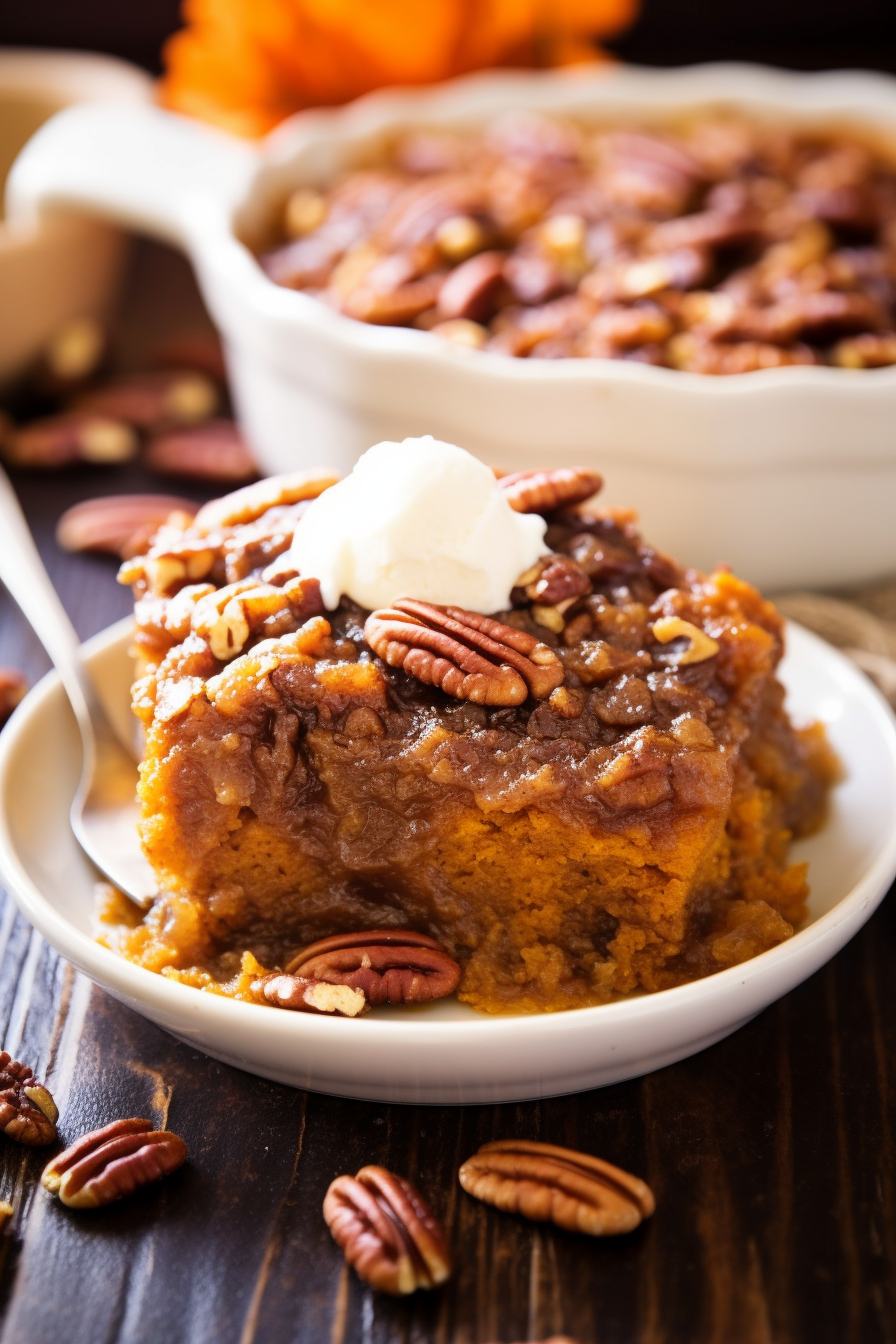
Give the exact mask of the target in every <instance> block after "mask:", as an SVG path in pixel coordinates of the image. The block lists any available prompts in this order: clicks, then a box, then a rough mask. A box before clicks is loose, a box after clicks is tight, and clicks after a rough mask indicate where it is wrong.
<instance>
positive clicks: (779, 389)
mask: <svg viewBox="0 0 896 1344" xmlns="http://www.w3.org/2000/svg"><path fill="white" fill-rule="evenodd" d="M720 104H722V105H725V106H728V107H734V108H737V109H740V110H742V111H744V112H746V113H747V114H750V115H754V116H758V117H763V118H775V119H778V120H787V121H794V120H801V121H805V120H807V119H808V120H816V121H821V122H823V123H824V124H825V125H827V126H830V125H831V124H835V125H836V124H850V125H856V124H859V125H865V126H869V127H872V128H874V129H875V130H876V131H878V132H883V133H884V134H890V133H893V134H894V138H896V80H893V79H890V78H888V77H885V76H881V75H870V74H862V73H857V72H842V73H833V74H822V75H803V74H789V73H784V72H781V71H773V70H768V69H763V68H761V67H755V66H745V65H707V66H697V67H692V68H689V69H679V70H641V69H626V68H616V69H613V70H611V71H609V72H607V71H601V72H599V73H588V74H582V73H581V72H577V73H569V72H564V73H558V74H522V75H520V74H507V73H500V72H499V73H490V74H486V75H479V76H473V77H470V78H465V79H462V80H457V81H455V82H453V83H450V84H446V85H442V86H440V87H436V88H433V89H429V90H398V91H385V92H382V93H378V94H374V95H371V96H370V97H368V98H365V99H362V100H360V101H359V102H357V103H355V104H352V105H351V106H349V107H347V108H344V109H339V110H335V111H324V112H314V113H304V114H300V115H298V116H296V117H294V118H292V119H291V120H290V121H288V122H286V123H285V124H284V125H282V126H281V127H279V128H278V129H277V130H276V131H275V132H274V133H273V134H272V135H270V136H269V137H268V138H267V139H266V140H265V141H263V142H261V143H260V144H259V145H257V146H255V145H250V144H248V143H246V142H243V141H237V140H235V139H232V138H230V137H228V136H225V135H222V134H220V133H217V132H214V131H211V130H209V129H208V128H206V127H203V126H200V125H198V124H195V123H192V122H189V121H187V120H185V119H183V118H180V117H177V116H173V115H171V114H167V113H164V112H161V111H159V110H157V109H154V108H139V107H135V108H128V109H124V108H122V109H115V110H114V111H112V110H110V109H105V108H103V107H77V108H72V109H69V110H67V111H65V112H63V113H61V114H60V115H59V116H58V117H56V118H54V119H53V120H52V121H51V122H49V123H48V124H47V125H46V126H44V127H43V128H42V129H41V130H40V131H39V132H38V134H37V135H36V136H35V137H34V139H33V140H32V141H31V142H30V144H29V145H28V147H27V148H26V150H25V151H24V152H23V154H22V155H21V156H20V158H19V160H18V162H17V164H16V166H15V168H14V170H13V173H12V174H11V178H10V183H9V189H8V193H7V201H8V211H9V215H10V217H11V218H12V219H19V220H21V219H29V218H34V217H36V216H41V215H43V214H45V213H48V212H50V211H52V210H56V209H59V208H65V207H76V208H78V209H81V210H91V211H94V212H97V213H99V214H102V215H105V216H108V217H110V218H112V219H115V220H118V221H120V222H124V223H126V224H129V225H131V226H133V227H134V228H136V229H140V230H143V231H145V232H148V233H153V234H156V235H158V236H160V237H162V238H165V239H167V240H169V241H171V242H174V243H175V244H177V245H178V246H182V247H183V248H185V250H186V251H187V252H188V253H189V255H190V256H191V258H192V260H193V262H194V264H195V266H196V270H197V272H198V275H199V280H200V284H201V287H202V291H203V294H204V296H205V299H206V302H207V304H208V307H209V309H210V311H211V313H212V315H213V317H214V318H215V320H216V322H217V324H218V326H219V327H220V330H221V333H222V335H223V338H224V342H225V346H226V350H227V357H228V364H229V368H230V372H231V376H232V382H233V388H234V393H235V398H236V403H237V408H238V413H239V416H240V419H241V421H242V423H243V425H244V428H245V429H246V431H247V433H248V435H249V438H250V440H251V441H252V443H253V444H254V446H255V448H256V450H257V452H258V455H259V458H260V460H261V462H262V464H263V465H264V467H265V468H266V469H268V470H269V471H280V470H284V469H287V468H291V467H295V466H299V465H303V464H306V465H307V464H312V463H313V464H315V465H318V464H326V465H329V466H332V467H335V468H337V469H338V470H345V469H347V468H348V467H349V466H350V465H351V464H352V462H353V461H354V460H355V458H356V457H357V456H358V454H359V453H360V452H362V451H363V450H364V449H365V448H367V447H368V446H369V445H370V444H372V443H374V442H376V441H377V440H379V439H383V438H397V439H400V438H403V437H405V436H406V435H416V434H425V433H431V434H435V435H437V436H438V437H440V438H443V439H448V440H450V441H453V442H456V443H459V444H461V445H462V446H463V447H465V448H468V449H470V450H472V451H474V452H476V453H478V454H480V455H481V456H482V457H484V458H485V459H486V460H488V461H489V462H491V463H493V464H494V465H497V466H504V467H508V468H513V469H516V470H519V469H520V468H524V467H528V466H536V465H537V466H541V465H545V464H547V463H549V462H553V463H557V464H560V463H567V464H570V463H576V464H579V463H581V464H583V465H586V466H595V467H597V468H598V469H599V470H601V471H602V472H603V473H604V475H605V476H606V478H607V490H606V498H607V499H608V501H610V502H613V503H618V504H626V505H628V504H635V505H637V507H638V508H639V510H640V512H641V515H642V518H643V521H644V527H645V532H646V533H647V535H648V536H649V537H650V538H651V540H653V541H655V542H656V543H658V544H659V545H661V546H664V547H666V548H667V549H668V550H670V551H672V552H673V553H674V554H675V555H676V556H677V557H680V558H681V559H683V560H685V561H689V562H692V563H694V564H698V565H700V566H702V567H709V566H711V565H713V564H714V563H716V562H718V561H727V562H729V563H731V564H732V565H733V566H734V567H735V568H736V569H737V570H738V571H739V572H742V573H743V574H745V575H746V576H747V577H749V578H751V579H753V580H755V581H756V582H758V583H760V584H762V585H764V586H766V587H769V588H778V589H780V588H782V587H785V586H790V585H795V584H829V585H830V584H839V583H847V582H852V581H859V580H867V579H871V578H873V577H876V576H880V575H882V574H885V573H887V572H892V571H894V570H896V527H894V526H893V520H892V519H893V510H894V505H896V433H894V419H896V369H879V370H863V371H859V372H856V371H848V370H841V369H833V368H819V367H814V368H813V367H791V368H782V369H771V370H767V371H763V372H758V373H750V374H745V375H741V376H734V377H726V378H710V377H705V376H702V375H699V374H690V373H682V372H677V371H674V370H669V369H658V368H652V367H648V366H645V365H639V364H632V363H622V362H615V361H605V360H559V361H548V360H544V361H528V360H514V359H510V358H505V357H503V356H500V355H494V354H483V353H481V352H473V351H465V350H459V349H455V348H451V347H448V346H446V345H445V344H444V343H443V342H440V341H437V340H435V339H433V338H432V337H430V336H429V335H427V334H426V333H423V332H418V331H413V330H404V329H398V328H388V327H387V328H383V327H373V326H367V325H365V324H363V323H360V322H355V321H352V320H351V319H349V318H346V317H343V316H341V315H340V314H338V313H335V312H332V311H330V310H329V309H327V308H325V307H324V306H323V305H322V304H320V303H318V302H317V301H316V300H315V299H313V298H311V297H309V296H308V295H305V294H302V293H296V292H294V291H292V290H286V289H283V288H280V287H278V286H277V285H275V284H273V283H272V282H271V281H269V280H268V279H267V278H266V277H265V275H264V274H263V273H262V271H261V269H260V268H259V266H258V265H257V263H256V261H255V259H254V257H253V255H252V253H251V252H250V250H249V249H248V247H247V246H246V245H245V244H244V243H243V242H242V241H241V238H242V237H246V236H250V235H251V234H252V233H253V232H255V231H256V230H258V229H259V228H260V226H261V223H262V221H263V219H264V217H265V216H266V214H267V212H268V211H269V209H270V208H271V202H272V201H274V200H275V199H276V200H280V199H282V197H283V194H284V191H285V188H286V184H287V182H288V183H290V184H301V183H315V184H319V183H320V182H322V181H325V180H326V179H327V178H328V177H330V176H331V175H332V174H333V173H334V172H336V171H337V170H339V169H340V168H343V167H345V166H348V165H350V164H352V163H353V162H355V161H356V160H357V159H358V158H359V157H360V156H364V155H369V154H370V151H371V149H374V148H375V147H376V145H377V144H378V143H380V142H382V141H383V140H384V139H387V138H389V136H390V135H391V134H392V133H394V131H395V130H397V129H399V128H404V127H408V126H412V125H413V126H418V125H423V124H429V125H437V124H447V123H451V124H455V125H456V124H470V125H475V124H477V123H481V122H482V121H484V120H485V119H486V118H488V117H489V116H491V115H493V114H496V113H498V112H501V111H504V110H508V109H516V108H538V109H544V110H547V111H551V112H558V113H564V114H573V115H578V116H585V117H591V118H593V119H595V120H600V121H601V122H604V123H606V122H607V121H613V120H614V119H617V118H619V119H625V120H629V121H637V120H639V119H648V120H650V119H652V120H654V121H656V120H657V119H659V120H662V119H663V118H664V117H673V118H674V117H676V116H678V115H680V114H682V113H692V112H695V111H699V109H700V108H701V107H707V106H713V107H718V106H719V105H720Z"/></svg>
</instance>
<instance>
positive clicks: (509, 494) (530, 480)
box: [498, 467, 604, 513]
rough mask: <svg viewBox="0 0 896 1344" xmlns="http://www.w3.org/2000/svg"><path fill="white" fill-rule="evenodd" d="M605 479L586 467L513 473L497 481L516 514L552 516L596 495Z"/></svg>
mask: <svg viewBox="0 0 896 1344" xmlns="http://www.w3.org/2000/svg"><path fill="white" fill-rule="evenodd" d="M603 483H604V478H603V477H602V476H601V475H600V474H599V473H598V472H596V471H589V470H588V469H587V467H554V468H551V469H547V470H544V471H512V472H510V473H509V474H508V475H507V476H500V477H499V478H498V489H499V490H501V491H502V492H503V494H504V498H505V499H506V500H507V503H508V504H509V505H510V507H511V508H512V509H516V511H517V513H553V511H554V510H555V509H569V508H572V506H573V505H574V504H581V503H583V501H584V500H586V499H590V498H591V496H592V495H596V494H597V492H598V490H600V488H601V486H602V485H603Z"/></svg>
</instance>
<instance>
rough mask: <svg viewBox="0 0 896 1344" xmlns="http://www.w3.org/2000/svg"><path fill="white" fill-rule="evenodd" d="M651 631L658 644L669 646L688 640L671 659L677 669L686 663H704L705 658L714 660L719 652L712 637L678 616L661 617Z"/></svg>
mask: <svg viewBox="0 0 896 1344" xmlns="http://www.w3.org/2000/svg"><path fill="white" fill-rule="evenodd" d="M651 629H652V630H653V637H654V639H655V640H657V641H658V642H659V643H660V644H670V643H671V642H672V640H674V639H686V640H688V644H687V646H686V647H685V648H684V649H683V650H682V652H681V653H679V654H678V655H677V656H676V657H674V658H673V659H672V662H673V663H674V664H675V665H676V666H678V667H685V666H687V664H688V663H704V662H706V659H707V658H714V657H715V656H716V654H717V653H718V651H719V645H718V642H717V641H716V640H714V639H713V637H712V635H708V634H707V633H706V631H705V630H701V629H700V628H699V626H696V625H692V624H691V622H690V621H684V620H682V618H681V617H680V616H661V617H660V618H659V620H657V621H654V623H653V625H652V627H651Z"/></svg>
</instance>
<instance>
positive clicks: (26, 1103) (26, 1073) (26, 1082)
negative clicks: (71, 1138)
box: [0, 1050, 59, 1148]
mask: <svg viewBox="0 0 896 1344" xmlns="http://www.w3.org/2000/svg"><path fill="white" fill-rule="evenodd" d="M58 1119H59V1112H58V1110H57V1109H56V1103H55V1101H54V1100H53V1098H52V1096H51V1095H50V1093H49V1092H48V1091H47V1089H46V1088H45V1087H44V1086H43V1084H42V1083H39V1082H38V1081H37V1079H36V1078H35V1076H34V1071H33V1070H32V1069H30V1068H29V1067H28V1065H27V1064H20V1063H19V1061H18V1060H17V1059H12V1058H11V1056H10V1055H9V1053H8V1052H7V1051H6V1050H2V1051H0V1130H2V1132H3V1133H4V1134H5V1135H6V1137H7V1138H9V1139H15V1140H16V1142H17V1143H24V1144H26V1145H27V1146H28V1147H29V1148H42V1147H44V1146H45V1145H46V1144H48V1143H52V1142H53V1141H54V1140H55V1138H56V1121H57V1120H58Z"/></svg>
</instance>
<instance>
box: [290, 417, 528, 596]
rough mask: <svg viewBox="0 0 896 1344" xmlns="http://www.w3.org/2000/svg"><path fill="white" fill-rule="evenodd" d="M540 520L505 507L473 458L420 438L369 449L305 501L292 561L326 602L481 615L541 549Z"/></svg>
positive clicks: (483, 468) (507, 591)
mask: <svg viewBox="0 0 896 1344" xmlns="http://www.w3.org/2000/svg"><path fill="white" fill-rule="evenodd" d="M545 528H546V524H545V521H544V519H543V518H540V517H538V516H537V515H536V514H524V513H516V512H515V511H514V510H513V509H512V508H511V507H510V505H509V504H508V503H507V500H506V499H505V498H504V495H503V494H502V493H501V491H500V490H499V489H498V484H497V481H496V480H495V477H494V475H493V473H492V472H491V471H490V470H489V468H488V467H486V466H485V465H484V464H483V463H482V462H480V461H479V460H478V458H475V457H473V456H472V455H471V454H470V453H467V452H465V451H464V449H463V448H457V447H455V445H454V444H452V443H442V442H440V441H439V440H438V439H433V438H431V437H429V436H427V437H426V438H422V439H405V440H404V442H403V443H378V444H376V446H375V447H373V448H370V449H368V451H367V452H366V453H365V454H364V455H363V457H361V458H359V460H358V462H357V463H356V465H355V469H354V471H353V472H352V473H351V475H350V476H347V477H346V478H345V479H344V480H342V481H340V482H339V483H338V485H334V486H331V487H330V489H329V490H326V491H324V493H323V494H322V495H320V496H319V497H318V498H317V499H316V500H314V502H313V503H312V504H311V505H309V507H308V509H307V510H306V512H305V513H304V515H303V516H302V518H301V519H300V521H299V524H298V526H297V527H296V531H295V537H294V539H293V544H292V559H293V562H294V564H295V566H296V569H297V570H298V571H299V573H300V574H301V575H302V576H303V577H308V578H316V579H318V580H319V581H320V586H321V595H322V597H323V601H324V605H325V606H326V607H328V608H329V609H330V610H332V609H333V608H334V607H337V606H338V605H339V600H340V597H341V596H342V594H343V593H344V594H345V595H346V596H347V597H350V598H353V599H354V601H355V602H358V603H360V604H361V606H362V607H369V608H370V609H371V610H373V609H375V608H377V607H388V606H389V605H390V604H391V603H392V602H394V601H395V599H396V598H398V597H416V598H418V599H419V600H420V601H424V602H437V603H440V604H442V605H450V606H458V607H466V609H467V610H468V611H477V612H482V613H484V614H486V615H488V614H489V613H491V612H495V611H502V610H504V609H506V608H507V607H508V606H509V605H510V590H511V588H512V587H513V584H514V582H515V580H516V579H517V578H518V577H519V575H520V574H522V573H523V571H524V570H526V569H529V568H530V566H532V565H533V564H534V563H535V561H536V560H537V559H538V558H539V556H541V555H544V554H545V551H546V550H547V547H546V546H545V544H544V534H545Z"/></svg>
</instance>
